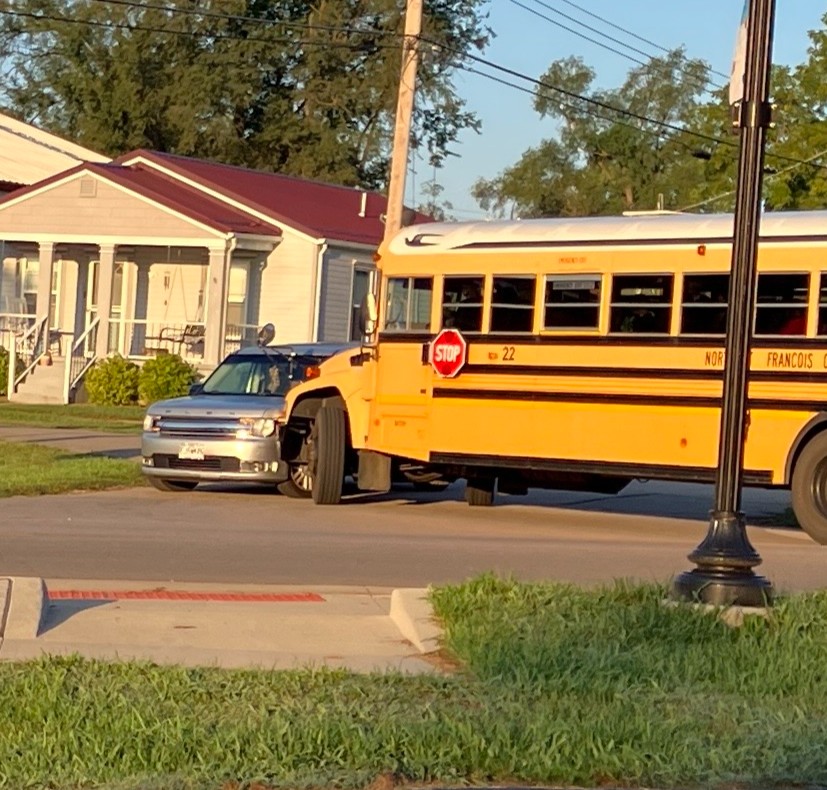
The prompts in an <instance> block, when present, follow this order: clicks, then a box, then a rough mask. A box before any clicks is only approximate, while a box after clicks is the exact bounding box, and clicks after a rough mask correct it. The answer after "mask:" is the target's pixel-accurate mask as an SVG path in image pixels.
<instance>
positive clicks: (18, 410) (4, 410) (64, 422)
mask: <svg viewBox="0 0 827 790" xmlns="http://www.w3.org/2000/svg"><path fill="white" fill-rule="evenodd" d="M145 412H146V409H145V408H144V407H143V406H92V405H90V404H86V403H72V404H70V405H68V406H64V405H52V404H48V405H45V404H44V405H39V404H29V403H8V402H0V425H28V426H35V427H39V428H90V429H93V430H97V431H111V432H115V433H140V430H141V423H142V421H143V417H144V413H145Z"/></svg>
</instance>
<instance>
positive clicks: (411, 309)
mask: <svg viewBox="0 0 827 790" xmlns="http://www.w3.org/2000/svg"><path fill="white" fill-rule="evenodd" d="M433 291H434V281H433V279H432V278H431V277H389V278H388V286H387V292H386V294H387V297H386V301H385V305H386V309H385V331H386V332H427V331H428V330H430V328H431V301H432V297H433Z"/></svg>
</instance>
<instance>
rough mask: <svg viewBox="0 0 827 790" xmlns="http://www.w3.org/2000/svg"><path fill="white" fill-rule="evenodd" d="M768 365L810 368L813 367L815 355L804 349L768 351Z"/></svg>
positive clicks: (772, 366) (799, 368)
mask: <svg viewBox="0 0 827 790" xmlns="http://www.w3.org/2000/svg"><path fill="white" fill-rule="evenodd" d="M767 367H768V368H784V369H787V370H810V369H811V368H812V367H813V355H812V354H811V353H807V352H804V351H768V352H767Z"/></svg>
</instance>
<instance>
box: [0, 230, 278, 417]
mask: <svg viewBox="0 0 827 790" xmlns="http://www.w3.org/2000/svg"><path fill="white" fill-rule="evenodd" d="M210 241H211V242H212V243H207V244H205V245H201V244H193V243H192V241H191V240H186V239H178V240H170V242H171V243H169V244H167V245H158V244H151V243H147V240H142V239H131V240H127V239H125V240H124V241H123V242H119V243H112V242H110V241H99V242H97V243H96V242H95V241H94V240H92V239H90V240H89V241H88V242H87V241H76V240H71V241H62V240H60V239H59V238H56V239H55V240H54V241H45V242H44V241H37V242H34V241H28V240H18V241H11V242H9V241H4V242H0V261H2V279H0V345H1V346H2V347H4V348H5V349H6V350H8V351H9V352H10V354H11V355H12V356H13V357H15V358H16V359H15V362H16V360H22V369H21V365H20V363H17V362H16V365H15V364H12V365H10V376H9V382H8V384H9V386H8V392H9V393H10V396H11V397H12V398H14V395H15V393H16V392H17V391H18V390H19V389H20V388H21V386H24V383H25V382H26V380H27V378H28V377H29V376H30V374H31V373H32V372H33V371H35V369H37V374H38V375H37V378H39V379H40V383H41V385H42V384H43V383H44V382H45V379H46V378H47V376H46V375H45V374H42V373H41V369H42V366H43V363H44V362H47V363H48V365H49V367H51V368H53V369H52V370H50V371H49V372H48V377H51V378H52V379H57V377H58V375H59V376H60V382H59V383H60V386H59V389H60V390H61V393H60V394H61V398H60V400H61V402H64V403H67V402H70V401H71V400H72V399H73V396H74V393H75V392H76V391H77V388H78V386H79V384H80V382H81V381H82V378H83V376H84V374H85V373H86V371H87V370H88V369H89V368H90V367H91V366H92V365H93V364H94V362H95V361H96V360H97V359H100V358H103V357H107V356H110V355H113V354H119V355H121V356H123V357H126V358H128V359H131V360H133V361H135V362H137V363H139V364H140V363H141V362H143V361H145V360H147V359H149V358H152V357H155V356H158V355H159V354H179V355H180V356H181V357H182V358H184V359H185V360H187V361H188V362H190V363H192V364H193V365H195V366H196V367H198V368H199V369H200V370H202V371H204V372H208V371H209V370H212V368H214V367H215V366H216V365H217V364H218V362H220V361H221V359H223V358H224V356H226V354H228V353H230V352H231V351H234V350H236V349H238V348H239V347H241V346H242V345H245V344H247V343H249V342H254V341H255V337H256V334H257V330H258V320H259V305H260V294H261V279H262V273H263V272H264V269H265V268H266V265H267V259H268V256H269V254H270V253H271V252H272V250H273V249H274V247H275V246H276V244H277V242H278V239H277V238H271V239H239V238H238V237H233V238H230V239H225V240H223V241H222V243H221V244H220V245H218V244H215V243H214V241H213V240H210ZM38 365H40V367H37V366H38ZM15 367H17V370H16V372H15ZM41 388H42V387H41ZM51 389H52V390H55V389H58V387H57V384H56V383H55V384H53V385H52V387H51ZM52 394H53V395H54V394H55V393H54V392H53V393H52Z"/></svg>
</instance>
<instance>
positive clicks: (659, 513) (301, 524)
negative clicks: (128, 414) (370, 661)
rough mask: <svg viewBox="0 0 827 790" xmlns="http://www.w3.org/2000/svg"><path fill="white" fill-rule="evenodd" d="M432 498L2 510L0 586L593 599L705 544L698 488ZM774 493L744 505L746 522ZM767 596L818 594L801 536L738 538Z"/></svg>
mask: <svg viewBox="0 0 827 790" xmlns="http://www.w3.org/2000/svg"><path fill="white" fill-rule="evenodd" d="M461 495H462V489H461V485H460V484H457V485H455V486H452V487H451V488H450V489H448V491H447V492H444V493H442V494H439V495H433V494H420V493H414V492H410V491H397V492H394V493H393V494H391V495H387V496H384V497H368V496H365V495H360V494H352V495H351V496H349V497H348V501H347V502H346V503H345V504H342V505H340V506H335V507H318V506H314V505H313V504H312V503H310V502H307V501H300V500H291V499H288V498H286V497H282V496H279V495H277V494H275V493H274V492H272V491H270V490H265V489H258V488H246V489H234V490H228V489H226V488H221V487H218V488H213V489H206V490H202V489H199V490H197V491H194V492H191V493H182V494H177V493H176V494H163V493H160V492H157V491H155V490H153V489H149V488H147V489H130V490H118V491H108V492H103V493H88V494H87V493H75V494H68V495H59V496H49V497H15V498H11V499H6V500H3V502H2V516H0V519H1V521H0V571H2V573H4V574H9V575H17V576H41V577H43V578H46V579H47V580H56V579H98V580H105V579H111V580H142V581H146V580H153V581H154V580H157V581H159V582H173V581H175V582H213V583H215V582H219V583H235V584H244V583H251V584H291V585H302V584H307V585H308V586H310V585H318V584H325V585H339V584H341V585H370V586H402V587H404V586H412V587H420V586H425V585H427V584H431V583H434V584H439V583H446V582H455V581H461V580H462V579H465V578H467V577H469V576H472V575H475V574H478V573H481V572H484V571H494V572H497V573H500V574H513V575H514V576H515V577H517V578H520V579H526V580H529V579H553V580H561V581H571V582H576V583H581V584H594V583H602V582H607V581H610V580H611V579H614V578H619V577H624V578H633V579H646V580H664V581H665V580H667V579H668V578H669V577H671V576H672V575H673V574H675V573H677V572H680V571H682V570H686V569H690V568H692V567H693V566H692V564H691V563H690V562H689V561H688V560H687V559H686V555H687V554H688V553H689V552H690V551H691V550H692V549H693V548H694V547H695V546H696V545H697V544H698V542H699V541H700V540H701V539H702V537H703V536H704V534H705V532H706V528H707V523H708V521H707V511H708V509H709V507H710V505H711V502H712V489H711V487H709V486H698V485H672V484H663V483H655V482H651V483H646V484H641V483H634V484H632V485H631V486H630V487H628V488H627V489H626V490H625V491H624V492H623V493H621V494H620V495H618V496H605V495H599V494H588V493H576V492H532V494H531V495H530V496H529V497H528V498H525V497H501V498H500V500H499V502H500V503H499V504H498V505H496V506H495V507H492V508H470V507H468V506H467V505H466V504H465V503H464V502H463V501H461ZM787 505H788V498H787V497H786V496H785V494H784V493H783V492H763V491H747V492H745V499H744V509H745V512H746V513H747V516H748V518H749V519H750V521H751V522H754V521H756V520H762V519H764V518H765V517H766V516H768V515H770V514H773V513H778V512H779V511H782V510H783V509H784V508H785V507H786V506H787ZM749 535H750V539H751V540H752V542H753V545H754V546H755V547H756V549H757V550H758V551H759V553H760V554H761V556H762V558H763V560H764V563H763V565H761V566H760V568H759V569H758V571H759V572H760V573H763V574H765V575H767V576H768V577H769V578H770V579H771V580H772V581H773V583H774V584H775V585H776V588H777V589H779V590H782V591H783V590H793V589H795V590H802V589H817V588H820V587H822V586H825V585H827V548H823V547H820V546H818V545H816V544H815V543H813V542H812V541H811V540H810V538H809V537H807V536H806V535H804V534H803V533H802V532H800V531H798V530H792V529H784V528H768V527H750V530H749Z"/></svg>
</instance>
